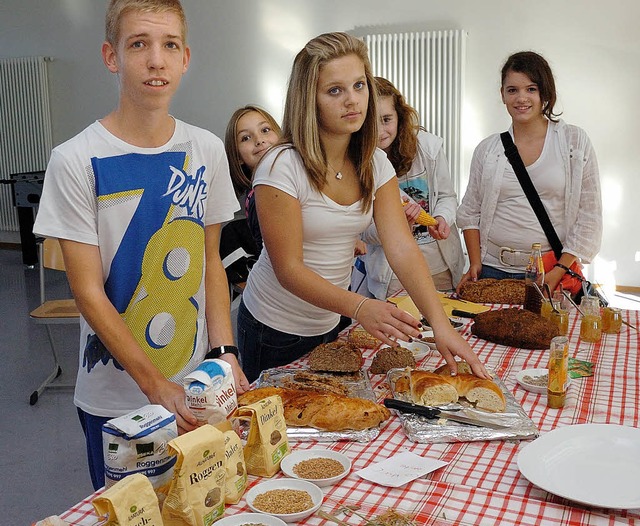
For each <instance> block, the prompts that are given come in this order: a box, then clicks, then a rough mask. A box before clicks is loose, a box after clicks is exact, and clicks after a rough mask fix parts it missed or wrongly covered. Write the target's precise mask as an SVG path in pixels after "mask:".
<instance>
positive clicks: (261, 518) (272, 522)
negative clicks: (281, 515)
mask: <svg viewBox="0 0 640 526" xmlns="http://www.w3.org/2000/svg"><path fill="white" fill-rule="evenodd" d="M245 524H264V526H286V524H287V523H286V522H284V521H283V520H281V519H278V517H274V516H273V515H267V514H266V513H236V514H235V515H230V516H229V517H224V518H222V519H220V520H219V521H217V522H216V526H243V525H245Z"/></svg>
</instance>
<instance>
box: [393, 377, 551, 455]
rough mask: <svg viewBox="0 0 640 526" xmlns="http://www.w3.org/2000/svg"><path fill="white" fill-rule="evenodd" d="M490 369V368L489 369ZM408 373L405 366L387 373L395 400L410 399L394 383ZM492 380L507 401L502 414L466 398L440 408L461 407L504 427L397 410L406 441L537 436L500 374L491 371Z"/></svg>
mask: <svg viewBox="0 0 640 526" xmlns="http://www.w3.org/2000/svg"><path fill="white" fill-rule="evenodd" d="M490 372H491V371H490ZM407 374H409V371H408V370H407V369H405V368H401V369H391V370H390V371H389V372H388V373H387V381H388V383H389V386H390V387H391V393H392V394H393V396H394V398H397V399H398V400H405V401H407V402H411V401H412V400H410V398H409V396H408V395H407V394H404V393H396V391H395V384H396V381H397V380H398V379H399V378H400V377H401V376H405V375H407ZM492 374H493V381H494V382H495V383H496V384H497V385H498V387H500V389H501V390H502V393H503V394H504V397H505V399H506V402H507V406H506V409H505V411H504V413H491V412H489V411H483V410H481V409H475V408H474V407H472V406H471V404H469V403H467V402H466V400H464V399H462V400H461V401H460V402H458V403H455V404H447V405H446V406H442V407H441V409H448V410H456V409H459V410H460V415H465V416H470V417H476V418H482V419H484V420H490V421H492V422H495V423H497V424H502V425H504V426H507V427H506V428H505V429H491V428H488V427H477V426H469V425H465V424H460V423H458V422H453V421H452V420H447V419H446V417H445V418H442V419H427V418H425V417H422V416H418V415H414V414H410V413H401V412H397V414H398V417H399V418H400V421H401V422H402V428H403V430H404V432H405V434H406V435H407V438H409V440H412V441H413V442H419V443H422V444H436V443H442V442H475V441H479V440H528V439H532V438H536V437H537V436H538V435H539V432H538V428H537V427H536V426H535V424H534V423H533V421H532V420H531V419H530V418H529V416H528V415H527V413H525V411H524V409H523V408H522V406H521V405H520V404H518V402H516V399H515V398H514V397H513V395H512V394H511V392H510V391H509V390H508V389H507V387H506V386H505V385H504V383H503V382H502V380H501V379H500V377H499V376H498V375H496V374H494V373H492Z"/></svg>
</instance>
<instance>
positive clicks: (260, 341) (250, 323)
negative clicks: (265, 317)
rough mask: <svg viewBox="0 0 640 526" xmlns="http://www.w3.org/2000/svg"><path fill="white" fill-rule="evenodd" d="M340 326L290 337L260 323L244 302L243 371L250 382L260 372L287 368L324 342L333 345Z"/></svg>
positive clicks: (241, 327)
mask: <svg viewBox="0 0 640 526" xmlns="http://www.w3.org/2000/svg"><path fill="white" fill-rule="evenodd" d="M338 332H340V329H339V326H338V325H336V326H335V327H334V328H333V329H331V330H330V331H329V332H327V333H325V334H321V335H319V336H299V335H297V334H287V333H286V332H280V331H278V330H276V329H272V328H271V327H268V326H267V325H265V324H264V323H261V322H259V321H258V320H256V319H255V318H254V317H253V316H252V315H251V313H250V312H249V310H248V309H247V307H245V305H244V302H243V301H240V307H239V308H238V348H239V350H240V357H241V359H242V370H243V371H244V374H245V375H247V379H248V380H249V381H250V382H253V381H255V380H256V379H257V378H258V376H260V372H261V371H264V370H265V369H271V368H272V367H280V366H282V365H287V364H289V363H291V362H293V361H295V360H297V359H298V358H301V357H302V356H304V355H305V354H307V353H308V352H309V351H311V350H312V349H313V348H314V347H317V346H318V345H320V344H321V343H327V342H332V341H334V340H335V339H336V338H337V337H338Z"/></svg>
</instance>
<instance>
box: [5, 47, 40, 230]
mask: <svg viewBox="0 0 640 526" xmlns="http://www.w3.org/2000/svg"><path fill="white" fill-rule="evenodd" d="M50 60H51V59H50V58H48V57H26V58H9V59H1V60H0V178H1V179H10V175H11V174H15V173H23V172H34V171H39V170H44V169H45V168H46V167H47V162H48V160H49V155H50V154H51V148H52V142H53V140H52V134H51V115H50V109H49V85H48V81H47V63H48V62H49V61H50ZM0 192H1V193H0V230H10V231H17V230H18V229H19V228H18V219H17V214H16V210H15V208H14V206H13V201H12V190H11V187H10V186H9V185H6V184H2V185H0Z"/></svg>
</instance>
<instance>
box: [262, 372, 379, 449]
mask: <svg viewBox="0 0 640 526" xmlns="http://www.w3.org/2000/svg"><path fill="white" fill-rule="evenodd" d="M298 371H305V372H312V373H314V374H317V375H320V376H333V377H337V378H340V379H341V380H342V381H343V383H344V385H345V387H347V389H348V395H347V396H351V397H353V398H365V399H367V400H371V401H372V402H376V403H377V399H376V396H375V394H374V392H373V389H372V387H371V382H370V380H369V375H368V373H367V372H366V371H364V370H360V371H357V372H355V373H335V374H332V373H319V372H316V371H311V370H310V369H308V368H306V367H276V368H273V369H267V370H265V371H262V372H261V373H260V376H259V377H258V379H257V380H256V387H282V385H283V382H284V381H285V380H287V379H288V378H291V377H293V375H294V374H295V373H297V372H298ZM379 434H380V428H379V427H371V428H369V429H363V430H361V431H355V430H345V431H322V430H320V429H315V428H313V427H297V426H288V427H287V437H288V438H289V440H299V441H301V442H304V441H311V440H313V441H316V442H338V441H341V440H350V441H354V442H371V441H372V440H375V438H376V437H377V436H378V435H379Z"/></svg>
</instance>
